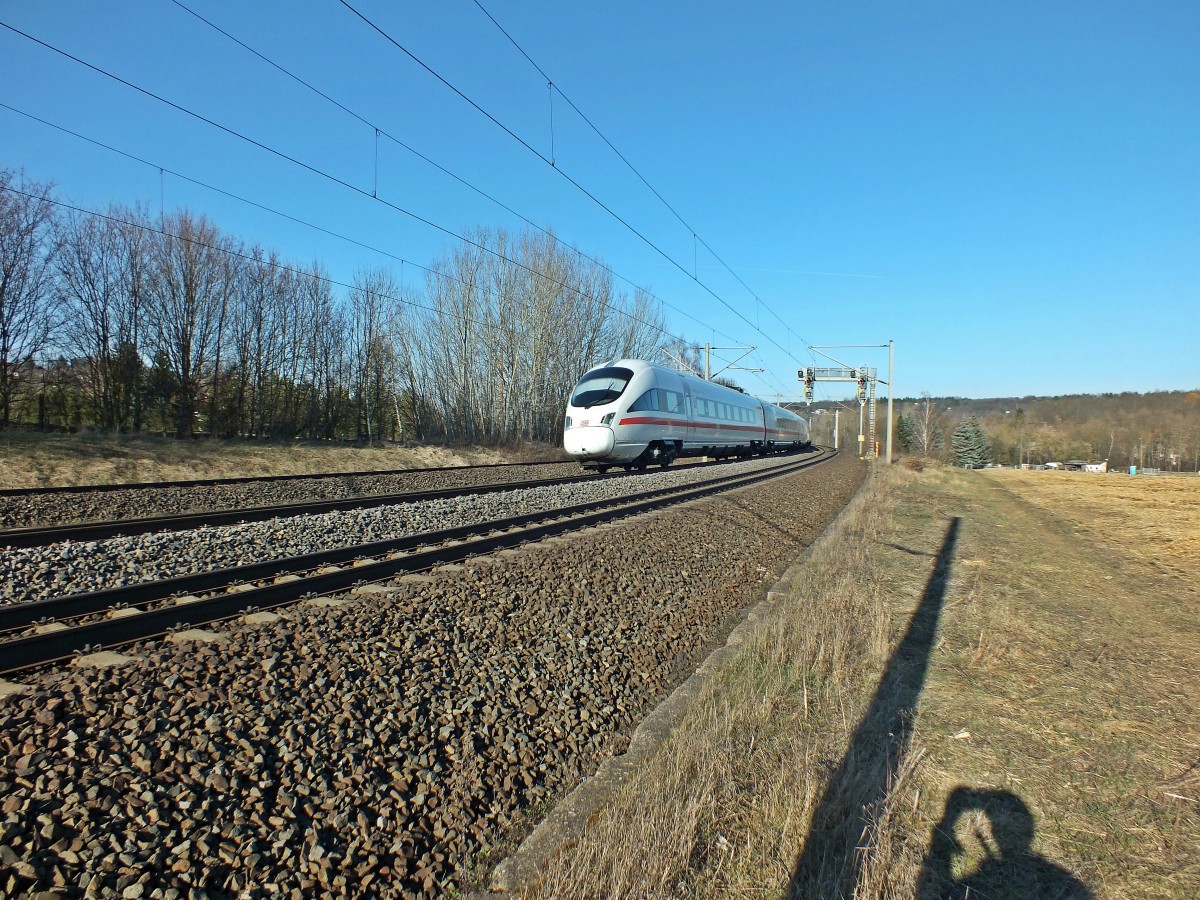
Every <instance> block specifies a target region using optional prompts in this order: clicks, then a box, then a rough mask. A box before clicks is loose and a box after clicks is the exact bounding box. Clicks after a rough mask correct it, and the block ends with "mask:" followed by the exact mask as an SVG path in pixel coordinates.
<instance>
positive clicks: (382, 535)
mask: <svg viewBox="0 0 1200 900" xmlns="http://www.w3.org/2000/svg"><path fill="white" fill-rule="evenodd" d="M782 462H783V459H782V458H780V457H775V458H769V459H764V460H754V461H751V462H743V463H731V464H730V465H728V466H726V467H723V468H721V469H719V470H713V469H696V468H692V467H682V468H678V469H668V470H666V471H656V472H648V473H646V474H644V475H631V476H628V477H625V478H612V479H604V480H601V479H590V480H589V479H581V480H579V481H578V482H571V483H569V484H562V485H554V486H552V487H542V488H528V489H524V490H515V491H501V492H498V493H494V494H484V495H481V496H476V497H460V498H456V499H443V500H427V501H423V502H420V503H402V504H397V505H394V506H380V507H375V508H373V509H362V510H341V511H338V512H331V513H322V514H319V515H312V516H303V517H292V518H275V519H268V520H265V521H263V522H246V523H244V524H240V525H222V526H217V527H204V528H198V529H195V530H192V531H178V532H160V533H158V534H146V535H135V536H131V537H119V538H110V539H108V540H105V541H84V542H69V541H67V542H63V543H59V544H49V545H47V546H45V547H30V548H22V549H10V550H0V603H22V602H26V601H35V600H46V599H49V598H51V597H59V596H63V595H66V594H74V593H81V592H84V591H96V590H100V589H102V588H111V587H118V586H120V585H126V584H136V583H139V582H143V581H155V580H158V579H162V578H168V577H171V576H175V575H188V574H192V573H196V572H207V571H211V570H213V569H219V568H225V567H229V566H238V565H245V564H248V563H252V562H261V561H266V560H272V559H280V558H283V557H288V556H299V555H301V554H305V553H315V552H318V551H321V550H331V549H334V548H338V547H349V546H353V545H355V544H363V543H368V542H371V541H381V540H387V539H390V538H399V537H406V536H409V535H415V534H420V533H422V532H426V531H435V530H438V529H443V528H456V527H460V526H466V525H476V524H479V523H483V522H489V521H492V520H494V519H498V518H501V517H503V516H513V515H521V514H524V513H533V512H540V511H543V510H552V509H559V508H561V507H564V506H569V505H572V504H578V503H587V502H591V501H597V500H607V499H611V498H614V497H622V496H627V495H629V494H634V493H639V492H642V491H647V490H653V489H656V488H659V487H669V486H673V485H685V484H692V483H695V482H698V481H703V480H705V479H708V478H714V477H717V474H718V472H719V473H720V474H733V473H735V472H738V471H751V470H754V469H761V468H769V467H771V466H777V465H780V464H781V463H782Z"/></svg>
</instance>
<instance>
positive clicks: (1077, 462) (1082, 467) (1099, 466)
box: [1063, 459, 1108, 472]
mask: <svg viewBox="0 0 1200 900" xmlns="http://www.w3.org/2000/svg"><path fill="white" fill-rule="evenodd" d="M1063 468H1066V469H1070V470H1071V471H1072V472H1107V471H1108V460H1107V459H1106V460H1103V461H1101V462H1088V461H1087V460H1084V459H1070V460H1067V462H1065V463H1064V464H1063Z"/></svg>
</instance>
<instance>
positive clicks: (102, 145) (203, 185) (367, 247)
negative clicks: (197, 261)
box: [0, 101, 704, 341]
mask: <svg viewBox="0 0 1200 900" xmlns="http://www.w3.org/2000/svg"><path fill="white" fill-rule="evenodd" d="M0 108H3V109H7V110H9V111H10V112H13V113H16V114H17V115H20V116H24V117H25V118H28V119H31V120H33V121H35V122H38V123H39V124H41V125H45V126H46V127H48V128H53V129H55V130H57V131H61V132H62V133H64V134H68V135H70V136H72V137H74V138H77V139H79V140H81V141H84V142H86V143H89V144H92V145H94V146H96V147H100V148H102V149H104V150H107V151H109V152H111V153H115V154H117V155H119V156H123V157H125V158H126V159H130V160H132V161H134V162H137V163H141V164H142V165H145V166H148V167H150V168H152V169H155V170H157V171H158V173H159V177H160V192H161V190H162V185H161V178H162V176H163V175H164V174H168V175H172V176H174V177H175V178H178V179H180V180H181V181H186V182H188V183H189V184H194V185H196V186H197V187H201V188H204V189H205V190H209V191H213V192H214V193H217V194H221V195H222V196H224V197H228V198H230V199H231V200H236V201H238V202H239V203H244V204H246V205H247V206H252V207H254V208H255V209H259V210H262V211H263V212H267V213H270V214H272V215H275V216H279V217H280V218H282V219H286V220H288V221H289V222H294V223H295V224H297V225H302V226H304V227H305V228H310V229H312V230H314V231H318V232H320V233H322V234H325V235H328V236H329V237H333V238H336V239H338V240H340V241H345V242H346V243H349V244H353V245H355V246H357V247H361V248H362V249H364V250H370V251H371V252H372V253H378V254H379V255H381V256H385V257H388V258H389V259H393V260H395V261H396V262H398V263H400V266H401V269H400V271H401V277H403V272H404V266H405V264H408V265H410V266H413V267H415V268H417V269H420V270H421V271H423V272H428V273H429V274H431V275H435V276H437V277H440V278H446V279H449V280H454V281H458V282H459V283H460V284H463V285H466V284H468V282H466V281H463V280H462V279H461V278H458V277H457V276H455V275H451V274H447V273H445V272H441V271H439V270H437V269H433V268H430V267H429V266H423V265H421V264H420V263H418V262H415V261H413V260H411V259H407V258H406V257H403V256H398V255H396V254H395V253H392V252H390V251H388V250H384V249H382V248H380V247H375V246H372V245H371V244H368V243H365V242H364V241H360V240H358V239H357V238H352V237H350V236H348V235H345V234H341V233H340V232H336V231H333V230H331V229H328V228H325V227H324V226H322V225H318V224H316V223H315V222H309V221H307V220H305V219H301V218H299V217H297V216H293V215H291V214H289V213H285V212H283V211H282V210H278V209H275V208H274V207H271V206H267V205H266V204H263V203H259V202H257V201H255V200H251V199H249V198H248V197H243V196H241V195H240V194H236V193H234V192H232V191H229V190H226V189H224V188H221V187H217V186H216V185H214V184H210V183H208V182H206V181H202V180H201V179H198V178H194V177H192V176H190V175H185V174H184V173H182V172H179V171H176V170H174V169H171V168H168V167H166V166H161V165H159V164H158V163H155V162H152V161H150V160H147V159H143V158H142V157H140V156H137V155H136V154H134V153H130V152H128V151H126V150H122V149H120V148H119V147H114V146H112V145H111V144H106V143H105V142H103V141H100V140H97V139H95V138H91V137H88V136H87V135H85V134H80V133H79V132H78V131H74V130H72V129H70V128H67V127H65V126H63V125H59V124H57V123H55V122H51V121H49V120H47V119H44V118H42V117H40V116H35V115H33V114H32V113H30V112H27V111H25V110H22V109H18V108H17V107H15V106H12V105H10V104H8V103H4V102H3V101H0ZM372 199H378V198H374V197H373V198H372ZM159 214H160V219H161V217H162V215H163V201H162V199H161V193H160V201H159ZM475 246H478V245H475ZM499 258H500V259H503V260H505V261H508V262H513V263H514V264H518V263H516V261H515V260H511V259H509V258H508V257H506V256H504V255H503V254H499ZM518 265H519V264H518ZM525 268H526V270H527V271H529V272H531V273H533V274H536V275H538V276H539V277H542V278H546V279H547V280H548V281H549V282H550V283H551V284H555V285H558V286H559V287H562V288H564V289H565V290H571V291H574V292H575V293H577V294H581V295H582V296H588V297H590V295H587V294H582V292H580V291H579V289H578V288H574V287H572V286H571V285H567V284H564V283H563V282H559V281H555V280H554V279H553V278H551V277H550V276H548V275H546V274H545V273H543V272H538V271H536V270H534V269H531V268H528V267H525ZM592 299H598V298H592ZM654 299H656V300H658V298H654ZM603 302H604V303H605V305H606V306H607V307H609V308H610V309H612V311H613V312H616V313H618V314H619V315H622V316H625V317H626V318H629V319H631V320H633V321H635V322H637V323H638V324H640V325H646V326H647V327H653V328H655V329H656V330H657V331H658V332H659V333H660V334H662V335H663V336H665V337H670V338H675V339H676V340H680V341H682V340H684V338H683V337H682V336H681V335H676V334H673V333H672V332H670V331H667V330H665V329H661V328H657V327H656V326H654V325H653V324H652V323H649V322H646V321H645V320H643V319H639V318H637V317H636V316H634V315H633V314H632V313H629V312H627V311H626V310H622V309H620V308H619V307H615V306H612V305H611V304H609V303H608V301H603ZM659 302H660V303H665V302H664V301H661V300H659ZM665 305H667V306H670V308H671V309H673V310H674V311H675V312H677V313H679V314H680V315H682V316H685V317H687V318H689V319H691V320H692V321H694V322H696V323H697V324H700V325H703V324H704V323H703V322H701V321H700V320H699V319H696V318H695V317H694V316H691V315H690V314H689V313H687V312H685V311H684V310H681V309H678V308H676V307H674V306H671V305H670V304H665Z"/></svg>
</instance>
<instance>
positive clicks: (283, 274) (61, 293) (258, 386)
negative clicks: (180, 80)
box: [0, 169, 1200, 471]
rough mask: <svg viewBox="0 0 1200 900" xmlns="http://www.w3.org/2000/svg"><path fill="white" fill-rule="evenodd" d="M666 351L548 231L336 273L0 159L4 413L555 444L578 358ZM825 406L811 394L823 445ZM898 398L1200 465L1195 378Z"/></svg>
mask: <svg viewBox="0 0 1200 900" xmlns="http://www.w3.org/2000/svg"><path fill="white" fill-rule="evenodd" d="M664 349H669V351H670V353H669V356H670V357H673V358H674V359H684V360H689V361H691V362H693V363H695V362H696V350H695V348H692V347H689V346H687V345H686V344H685V343H684V342H683V341H682V340H680V339H678V338H673V337H671V336H670V335H669V334H668V333H667V332H666V330H665V323H664V321H663V318H662V314H661V311H660V310H659V308H658V304H656V303H655V302H653V300H652V298H650V297H649V296H648V295H646V294H645V293H643V292H641V291H639V290H635V291H634V292H633V294H632V296H631V295H629V294H626V293H624V292H622V291H620V290H618V289H617V288H616V287H615V286H614V284H613V274H612V271H611V270H610V269H609V268H608V267H607V266H605V265H604V264H603V263H602V262H600V261H598V260H595V259H592V258H590V257H588V256H586V255H584V254H582V253H580V252H579V251H577V250H575V249H573V248H569V247H567V246H565V245H563V244H561V243H560V242H559V241H558V240H557V239H556V238H555V237H554V235H553V234H552V233H549V232H525V233H522V234H519V235H511V234H509V233H507V232H504V231H501V230H497V231H489V230H484V229H480V230H477V231H476V232H474V233H472V234H471V235H470V236H469V240H468V241H467V242H464V243H462V244H461V245H459V247H458V248H457V249H455V250H452V251H450V252H448V253H446V254H445V255H444V256H443V257H442V258H440V259H437V260H435V261H433V262H432V263H431V265H430V266H429V267H428V268H427V269H425V277H424V285H423V290H420V289H418V288H417V287H415V286H412V285H407V286H405V285H402V284H401V283H400V281H399V280H398V279H397V277H396V275H395V273H394V272H393V271H392V270H390V269H388V268H386V267H376V268H370V269H362V270H360V271H359V272H357V273H356V274H355V276H354V278H353V280H352V282H350V283H340V282H338V281H336V280H334V279H332V278H331V277H330V276H329V274H328V273H327V272H326V271H325V270H324V268H323V267H322V265H321V263H320V262H319V261H318V262H307V263H298V262H294V261H288V260H285V259H283V258H281V257H280V256H279V254H278V253H276V252H275V251H272V250H269V249H266V248H263V247H261V246H259V245H257V244H247V243H246V242H244V241H242V240H241V239H239V238H237V237H235V236H233V235H231V234H229V233H227V232H224V231H222V230H221V229H220V228H219V227H218V226H217V225H216V224H215V223H213V222H211V221H209V220H208V219H206V218H205V217H204V216H198V215H194V214H192V213H190V212H188V211H186V210H180V211H175V212H173V213H170V214H166V215H161V216H158V217H153V216H151V215H150V214H149V213H148V212H147V211H146V210H144V209H141V208H137V207H124V206H112V207H110V208H109V209H108V210H106V211H105V213H103V214H95V213H84V212H80V211H78V210H75V209H73V208H71V207H70V205H69V204H67V203H65V202H63V201H61V200H59V199H57V198H56V197H55V196H54V193H53V189H52V187H51V186H50V185H46V184H40V183H30V182H27V181H26V180H25V179H24V178H23V176H21V175H20V174H19V173H15V172H13V171H11V170H6V169H0V428H14V427H16V428H26V429H38V430H55V431H81V430H97V431H104V432H114V433H126V434H130V433H132V434H138V433H150V434H173V435H176V436H179V437H191V436H195V435H208V436H213V437H252V438H258V439H262V438H271V439H280V440H291V439H296V438H306V439H314V440H352V441H375V440H405V441H426V442H427V441H450V442H475V443H492V444H499V443H511V442H514V441H520V440H534V441H544V442H547V443H557V442H558V441H559V440H560V439H561V426H562V415H563V409H564V408H565V404H566V399H567V392H568V391H569V390H570V388H571V386H572V385H573V384H574V383H575V381H576V380H577V378H578V377H579V375H580V374H581V373H582V372H584V371H586V370H587V369H588V368H589V367H590V366H592V365H594V364H596V363H598V362H602V361H604V360H608V359H614V358H619V357H637V358H645V359H651V360H665V359H667V356H666V355H664V354H663V351H664ZM832 407H833V404H830V403H817V404H814V405H813V406H811V407H806V408H805V407H802V408H800V409H799V411H800V412H801V413H802V414H805V415H808V416H810V418H811V420H812V425H813V435H814V439H815V440H816V441H817V442H819V443H826V444H829V443H832V441H833V428H832V418H833V416H832V415H831V414H830V413H831V410H832ZM846 407H847V408H846V409H844V410H843V413H842V417H841V441H842V446H844V447H847V448H853V447H855V446H856V445H857V440H856V439H857V432H858V406H857V404H856V403H853V402H852V401H851V402H849V403H847V404H846ZM878 409H879V411H880V412H881V413H882V416H886V412H884V410H886V406H885V404H883V403H880V405H879V407H878ZM895 415H896V421H895V423H894V424H895V449H896V450H897V451H898V452H900V453H909V454H919V455H926V456H931V457H938V458H944V459H948V460H950V461H954V453H953V451H954V433H955V430H956V429H959V428H960V426H963V425H964V423H968V424H969V428H968V429H964V430H963V431H962V432H960V444H961V438H962V436H963V435H964V434H966V433H967V431H969V432H970V434H971V438H972V439H971V443H972V445H973V447H972V456H973V458H986V460H987V461H989V462H993V463H1000V464H1002V465H1015V464H1018V463H1031V464H1034V465H1037V464H1041V463H1045V462H1051V461H1059V462H1065V461H1068V460H1075V459H1079V460H1089V461H1098V460H1108V461H1109V465H1110V467H1111V468H1114V469H1115V468H1125V467H1127V466H1129V465H1138V466H1140V467H1142V468H1145V467H1147V466H1150V467H1155V468H1160V469H1163V470H1168V471H1196V470H1197V469H1200V390H1191V391H1160V392H1154V393H1148V394H1135V393H1123V394H1103V395H1073V396H1062V397H1022V398H998V399H984V400H969V399H964V398H960V397H921V398H908V399H902V400H900V401H899V402H898V403H897V404H896V409H895ZM882 416H881V420H880V421H878V422H877V428H876V431H877V438H878V440H879V442H880V444H881V449H882V442H883V441H884V436H885V433H886V419H884V418H883V417H882ZM976 425H977V426H978V428H976ZM980 433H981V434H980Z"/></svg>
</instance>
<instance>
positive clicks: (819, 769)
mask: <svg viewBox="0 0 1200 900" xmlns="http://www.w3.org/2000/svg"><path fill="white" fill-rule="evenodd" d="M855 504H856V505H855V506H854V508H853V510H852V512H851V514H849V515H848V516H847V517H846V518H845V519H844V520H843V521H842V523H841V525H840V528H839V529H838V531H837V532H836V533H835V534H833V535H831V537H830V538H829V539H828V540H826V541H824V542H823V543H822V544H821V545H819V546H818V547H817V548H816V550H815V552H814V555H813V557H812V559H811V561H810V563H808V564H807V565H805V566H803V567H800V568H799V571H798V572H797V573H796V574H795V577H794V579H792V581H791V584H790V590H789V595H790V596H789V597H788V599H786V600H784V601H783V602H782V603H781V604H780V606H779V608H778V611H777V615H776V616H775V617H774V618H773V620H772V621H770V622H769V623H765V624H763V625H762V626H761V627H760V628H759V630H758V631H757V632H756V635H755V637H754V639H753V640H751V641H748V642H747V643H746V645H744V647H743V649H742V650H741V651H740V652H739V653H738V654H737V655H736V656H735V657H734V658H733V661H732V663H731V664H730V665H728V666H726V667H725V668H724V669H723V670H722V672H721V674H720V675H719V677H717V678H715V679H714V680H713V681H712V682H711V683H710V685H709V687H708V689H707V690H706V692H705V694H704V696H703V699H702V700H701V701H699V702H698V703H697V704H696V705H695V707H694V708H693V710H692V712H691V713H690V715H689V717H688V719H687V721H686V722H685V724H684V725H683V726H681V727H680V728H679V729H677V731H676V732H675V734H674V735H673V736H672V737H671V739H670V740H669V741H668V742H667V743H666V744H665V745H664V746H663V747H662V749H661V751H660V752H659V753H658V754H657V756H656V757H655V758H654V760H653V761H652V763H651V764H650V765H648V766H647V767H646V768H645V769H644V770H642V771H641V772H640V773H639V774H638V775H637V776H635V777H634V778H633V779H631V780H630V781H629V782H628V783H627V784H626V785H625V786H624V788H623V789H622V790H621V792H620V793H619V795H618V796H617V797H616V798H615V799H614V800H613V801H612V802H611V803H609V804H608V805H607V806H606V807H605V808H603V809H602V810H601V812H600V813H598V814H597V815H596V816H595V817H594V818H593V820H592V821H591V823H590V825H589V828H588V831H587V833H586V834H585V835H584V837H583V838H582V840H581V841H579V842H578V843H575V844H572V845H571V846H569V847H568V848H567V849H566V850H565V851H564V852H563V853H561V854H560V856H559V857H558V858H557V859H556V860H555V861H553V863H552V864H551V866H550V867H549V869H548V871H547V872H546V874H545V880H544V882H543V885H542V894H543V895H545V896H556V897H568V896H570V897H577V896H594V897H612V896H646V897H677V896H682V897H771V898H776V897H780V896H787V895H788V894H789V892H790V895H791V896H793V897H797V898H799V897H804V898H809V897H813V898H834V897H849V896H851V895H852V894H853V895H854V896H856V897H858V898H860V900H861V898H885V897H888V898H890V897H895V898H913V897H920V898H934V897H942V896H962V895H963V894H962V892H963V890H964V889H965V888H970V889H971V893H970V894H969V896H979V897H989V898H998V897H1008V898H1017V897H1022V898H1024V897H1032V896H1060V897H1084V896H1089V892H1090V895H1091V896H1094V897H1097V898H1132V897H1141V898H1159V897H1179V898H1184V897H1189V898H1190V897H1196V896H1200V689H1198V687H1197V685H1198V679H1197V672H1198V671H1200V624H1198V622H1200V617H1198V616H1197V613H1198V612H1200V593H1198V592H1197V584H1198V583H1200V552H1197V550H1198V549H1200V480H1197V479H1193V480H1190V481H1187V480H1182V479H1173V480H1168V479H1160V480H1155V479H1150V478H1140V479H1129V478H1127V477H1126V478H1124V479H1118V477H1117V476H1087V475H1075V476H1072V475H1065V474H1064V473H1042V472H996V473H992V472H988V473H983V472H963V471H956V470H951V469H943V468H931V469H926V470H925V471H923V472H914V471H911V470H909V469H907V468H904V467H896V468H894V469H892V470H890V471H884V472H881V473H879V474H878V475H877V477H875V478H874V479H873V481H872V483H871V484H869V485H868V486H867V488H866V489H864V491H863V492H862V493H861V494H860V495H859V497H858V498H857V499H856V501H855ZM798 512H799V513H800V514H802V511H798ZM864 809H865V811H866V812H865V815H864V814H863V812H862V811H863V810H864ZM954 891H957V893H953V892H954Z"/></svg>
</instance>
